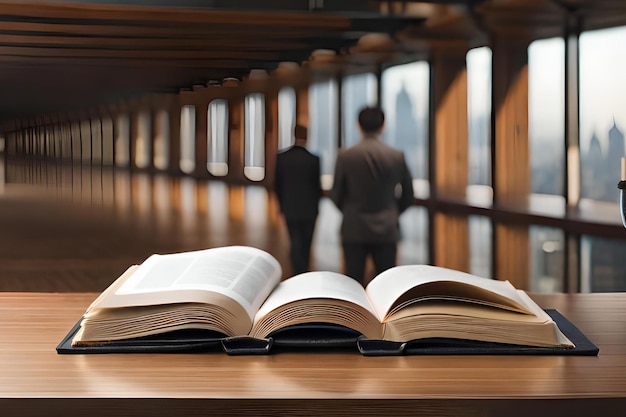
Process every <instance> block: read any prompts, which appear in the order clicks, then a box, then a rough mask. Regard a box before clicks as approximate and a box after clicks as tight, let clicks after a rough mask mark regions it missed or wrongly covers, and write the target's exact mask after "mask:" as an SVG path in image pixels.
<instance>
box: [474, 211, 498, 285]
mask: <svg viewBox="0 0 626 417" xmlns="http://www.w3.org/2000/svg"><path fill="white" fill-rule="evenodd" d="M468 228H469V230H468V232H469V257H470V271H469V272H470V273H471V274H474V275H478V276H479V277H483V278H491V277H492V276H493V273H492V271H491V264H492V262H491V261H492V258H493V247H492V244H491V242H492V236H493V228H492V225H491V219H490V218H489V217H484V216H469V217H468Z"/></svg>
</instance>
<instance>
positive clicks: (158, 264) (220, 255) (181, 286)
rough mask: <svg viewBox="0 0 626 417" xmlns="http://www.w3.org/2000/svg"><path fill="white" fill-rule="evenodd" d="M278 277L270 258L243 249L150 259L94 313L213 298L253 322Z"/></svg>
mask: <svg viewBox="0 0 626 417" xmlns="http://www.w3.org/2000/svg"><path fill="white" fill-rule="evenodd" d="M281 276H282V269H281V267H280V264H279V263H278V261H277V260H276V259H275V258H274V257H273V256H271V255H270V254H268V253H267V252H265V251H262V250H260V249H256V248H253V247H247V246H227V247H220V248H212V249H205V250H200V251H191V252H182V253H173V254H166V255H152V256H150V257H149V258H148V259H146V260H145V261H144V262H143V263H142V264H141V265H140V266H139V267H138V268H136V269H135V270H134V272H133V273H132V275H130V276H129V277H125V279H124V281H123V282H122V283H121V285H119V286H116V290H115V292H114V293H113V294H109V295H107V297H103V298H102V299H100V300H99V303H98V304H97V305H95V306H92V308H96V307H97V308H106V307H128V306H139V305H153V304H166V303H180V302H211V300H212V299H214V298H219V297H216V296H215V293H217V294H221V295H225V296H227V297H229V298H231V299H233V300H235V301H236V302H237V303H239V304H241V306H242V307H243V308H244V309H245V310H246V312H247V313H248V315H249V316H250V319H252V318H253V317H254V314H255V313H256V311H257V310H258V309H259V307H260V306H261V304H262V303H263V301H265V299H266V298H267V296H268V295H269V293H270V292H271V291H272V289H273V288H274V287H275V286H276V285H278V283H279V282H280V278H281Z"/></svg>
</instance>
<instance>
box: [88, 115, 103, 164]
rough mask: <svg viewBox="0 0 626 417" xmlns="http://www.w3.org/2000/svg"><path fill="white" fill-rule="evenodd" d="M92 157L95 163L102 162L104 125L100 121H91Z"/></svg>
mask: <svg viewBox="0 0 626 417" xmlns="http://www.w3.org/2000/svg"><path fill="white" fill-rule="evenodd" d="M90 125H91V156H92V160H93V162H101V161H102V124H101V123H100V119H91V121H90Z"/></svg>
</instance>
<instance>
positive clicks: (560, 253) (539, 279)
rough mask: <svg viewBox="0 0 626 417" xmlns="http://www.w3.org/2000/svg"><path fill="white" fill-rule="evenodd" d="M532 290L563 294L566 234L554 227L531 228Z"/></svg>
mask: <svg viewBox="0 0 626 417" xmlns="http://www.w3.org/2000/svg"><path fill="white" fill-rule="evenodd" d="M529 235H530V267H531V274H530V276H531V282H530V290H531V291H532V292H536V293H555V292H563V290H564V285H563V284H564V282H565V271H564V265H565V258H564V256H565V255H564V248H565V234H564V232H563V230H560V229H556V228H553V227H544V226H530V228H529Z"/></svg>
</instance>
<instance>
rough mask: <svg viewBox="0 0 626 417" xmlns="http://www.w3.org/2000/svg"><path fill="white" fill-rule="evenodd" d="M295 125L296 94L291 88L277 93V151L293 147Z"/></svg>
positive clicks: (285, 88)
mask: <svg viewBox="0 0 626 417" xmlns="http://www.w3.org/2000/svg"><path fill="white" fill-rule="evenodd" d="M295 125H296V92H295V90H294V89H293V88H291V87H284V88H281V89H280V91H279V92H278V126H279V130H278V149H285V148H288V147H290V146H291V145H293V143H294V137H293V129H294V127H295Z"/></svg>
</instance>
